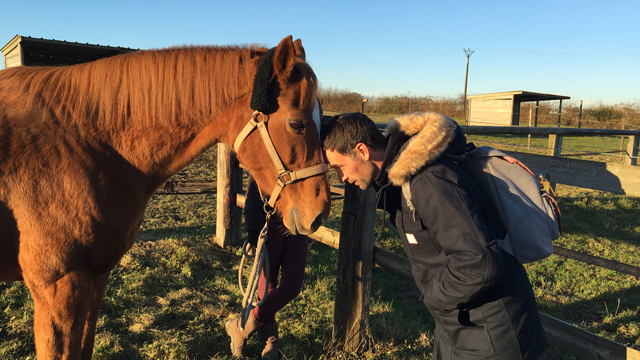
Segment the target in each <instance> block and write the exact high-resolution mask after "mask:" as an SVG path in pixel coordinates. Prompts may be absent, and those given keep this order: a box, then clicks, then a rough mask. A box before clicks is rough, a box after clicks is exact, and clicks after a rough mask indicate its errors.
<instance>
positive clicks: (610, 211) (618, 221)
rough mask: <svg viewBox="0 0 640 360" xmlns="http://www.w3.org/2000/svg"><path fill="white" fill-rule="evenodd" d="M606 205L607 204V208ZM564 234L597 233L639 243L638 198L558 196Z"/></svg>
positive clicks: (639, 244)
mask: <svg viewBox="0 0 640 360" xmlns="http://www.w3.org/2000/svg"><path fill="white" fill-rule="evenodd" d="M607 207H608V208H607ZM560 210H561V211H562V221H563V227H564V233H565V234H572V235H573V234H581V235H587V236H597V237H603V238H607V239H611V240H614V241H619V242H624V243H627V244H629V245H633V246H640V231H639V230H638V227H637V226H638V222H637V221H638V219H640V198H635V197H627V196H622V195H620V196H615V195H614V196H593V195H591V194H588V195H586V196H579V197H561V198H560Z"/></svg>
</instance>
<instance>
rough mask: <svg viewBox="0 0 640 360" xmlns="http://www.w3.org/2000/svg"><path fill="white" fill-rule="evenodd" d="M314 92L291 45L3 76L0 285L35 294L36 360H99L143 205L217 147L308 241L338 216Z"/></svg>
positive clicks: (180, 52) (205, 49)
mask: <svg viewBox="0 0 640 360" xmlns="http://www.w3.org/2000/svg"><path fill="white" fill-rule="evenodd" d="M267 55H270V56H269V57H268V56H267ZM265 59H266V60H265ZM262 60H264V61H262ZM260 68H264V69H267V75H265V74H260V71H259V69H260ZM256 88H259V89H262V90H260V91H262V94H261V95H262V96H263V101H262V102H260V101H256V103H258V104H262V105H260V106H261V107H262V109H261V110H259V111H258V110H257V109H252V106H251V105H253V103H254V100H253V95H255V94H256V93H257V91H256V90H255V89H256ZM316 90H317V79H316V76H315V74H314V72H313V70H312V69H311V67H310V66H309V65H308V63H306V59H305V52H304V48H303V47H302V43H301V41H300V40H299V39H298V40H295V41H293V38H292V37H291V36H288V37H285V38H284V39H282V41H281V42H280V43H279V44H278V45H277V46H276V47H275V48H272V49H270V50H269V49H266V48H264V47H260V46H258V45H242V46H240V45H230V46H193V45H192V46H182V47H172V48H167V49H157V50H148V51H139V52H135V53H130V54H125V55H118V56H114V57H110V58H105V59H100V60H96V61H94V62H89V63H84V64H78V65H73V66H67V67H17V68H10V69H5V70H2V71H0V281H24V282H25V284H26V285H27V287H28V289H29V291H30V293H31V295H32V297H33V300H34V306H35V315H34V325H33V329H34V333H35V340H36V341H35V342H36V355H37V357H38V359H90V358H91V357H92V353H93V343H94V338H95V328H96V322H97V320H98V312H99V308H100V303H101V301H102V298H103V295H104V291H105V288H106V285H107V280H108V277H109V274H110V273H111V270H112V269H113V268H114V267H115V265H116V264H118V262H119V261H120V259H121V257H122V256H123V255H124V254H125V253H126V252H127V251H128V250H129V249H130V248H131V246H132V245H133V243H134V241H135V240H136V237H137V234H138V230H139V228H140V224H141V222H142V219H143V216H144V212H145V208H146V206H147V203H148V201H149V199H150V198H151V196H152V195H153V194H154V193H155V191H156V189H157V188H158V187H159V186H160V185H162V184H163V183H164V182H165V181H166V180H167V179H168V178H169V177H171V176H172V175H173V174H175V173H176V172H178V171H179V170H180V169H182V168H184V167H185V166H186V165H188V164H189V163H190V162H191V161H192V160H193V159H194V158H196V157H197V156H198V155H200V154H201V153H203V152H204V151H205V150H207V149H208V148H210V147H211V146H213V145H214V144H217V143H225V144H228V145H234V149H235V150H236V151H237V159H238V161H239V162H240V163H241V164H242V165H243V167H245V168H246V169H248V170H250V171H251V172H252V173H253V176H254V178H255V179H256V181H257V183H258V186H259V187H260V189H261V190H262V192H263V194H265V198H266V197H269V196H271V198H269V199H268V200H269V204H273V206H274V207H275V209H276V211H277V212H278V213H280V214H281V216H282V217H283V219H284V223H285V225H286V226H287V227H288V228H289V231H291V232H292V233H294V234H296V233H300V234H311V233H313V232H314V231H315V230H316V229H317V228H318V227H319V226H320V225H321V224H322V223H323V221H325V220H326V219H327V217H328V215H329V209H330V192H329V182H328V178H327V175H326V165H324V160H323V157H322V156H323V155H322V149H321V146H320V140H319V134H318V129H317V127H316V126H314V119H313V117H314V103H315V104H317V99H316ZM315 117H317V110H316V111H315ZM256 128H259V129H260V131H253V130H254V129H256ZM265 134H266V135H265ZM274 152H275V156H274V155H273V153H274ZM266 153H269V154H270V155H269V156H267V155H266ZM270 158H271V160H270ZM278 161H279V163H278ZM310 168H311V169H314V170H313V171H311V172H310V171H308V169H310ZM302 199H304V201H300V200H302ZM276 200H277V201H276ZM265 201H266V200H265Z"/></svg>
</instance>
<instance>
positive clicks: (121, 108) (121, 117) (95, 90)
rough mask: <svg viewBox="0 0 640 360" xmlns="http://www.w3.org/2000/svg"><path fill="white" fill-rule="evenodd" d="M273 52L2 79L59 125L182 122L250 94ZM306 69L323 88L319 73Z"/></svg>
mask: <svg viewBox="0 0 640 360" xmlns="http://www.w3.org/2000/svg"><path fill="white" fill-rule="evenodd" d="M266 51H267V49H266V48H262V47H257V46H256V45H250V46H224V47H222V46H220V47H214V46H187V47H173V48H167V49H160V50H147V51H140V52H136V53H130V54H124V55H118V56H114V57H110V58H105V59H100V60H97V61H94V62H90V63H85V64H79V65H73V66H66V67H19V68H12V69H8V70H5V71H3V72H2V73H0V78H5V77H6V76H9V77H12V78H14V79H15V80H16V81H17V82H19V83H21V84H23V85H22V87H23V88H22V91H24V92H25V93H27V95H28V100H27V101H28V102H29V103H30V104H31V105H32V106H34V105H35V106H38V107H41V108H44V109H47V110H48V111H50V112H52V113H53V114H55V118H57V119H58V120H59V121H63V122H72V123H76V124H84V125H85V126H86V125H87V123H88V122H89V123H91V124H92V125H93V126H96V127H97V128H99V129H117V128H121V127H123V126H132V125H142V126H149V125H165V126H168V125H178V124H180V123H181V122H183V121H186V120H187V119H197V121H202V122H204V121H207V120H210V119H211V118H212V117H214V116H216V114H218V113H219V112H221V111H222V110H224V109H226V108H228V107H229V106H230V105H232V104H233V103H234V102H236V101H237V100H238V99H239V98H240V97H242V96H244V95H246V94H248V93H249V92H250V91H251V86H252V82H253V77H252V76H253V74H254V73H255V70H256V66H257V61H256V62H252V61H251V60H252V58H254V57H257V56H261V55H263V54H264V53H265V52H266ZM299 64H304V65H306V63H304V62H300V63H299ZM298 67H299V68H301V70H302V72H303V73H305V74H307V75H306V76H305V77H307V78H308V77H309V76H312V81H313V83H314V84H315V75H313V71H312V70H311V68H310V67H309V66H308V65H306V66H302V67H300V66H298ZM306 68H308V69H306ZM309 71H310V72H311V74H312V75H308V74H309ZM314 87H315V86H314ZM134 122H135V123H134Z"/></svg>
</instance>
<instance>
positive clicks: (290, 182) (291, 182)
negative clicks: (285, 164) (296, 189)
mask: <svg viewBox="0 0 640 360" xmlns="http://www.w3.org/2000/svg"><path fill="white" fill-rule="evenodd" d="M285 176H288V177H289V180H285ZM278 180H280V181H281V182H282V184H283V185H290V184H293V182H294V181H295V179H294V178H293V175H291V172H290V171H287V172H283V173H282V174H279V175H278Z"/></svg>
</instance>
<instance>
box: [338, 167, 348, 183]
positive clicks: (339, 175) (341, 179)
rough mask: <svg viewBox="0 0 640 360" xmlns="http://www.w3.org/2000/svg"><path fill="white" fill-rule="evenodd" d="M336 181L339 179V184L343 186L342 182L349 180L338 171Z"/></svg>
mask: <svg viewBox="0 0 640 360" xmlns="http://www.w3.org/2000/svg"><path fill="white" fill-rule="evenodd" d="M338 179H340V182H341V183H343V184H344V182H345V181H347V179H349V178H348V177H347V176H345V175H344V173H343V172H342V171H340V170H338Z"/></svg>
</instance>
